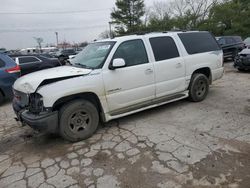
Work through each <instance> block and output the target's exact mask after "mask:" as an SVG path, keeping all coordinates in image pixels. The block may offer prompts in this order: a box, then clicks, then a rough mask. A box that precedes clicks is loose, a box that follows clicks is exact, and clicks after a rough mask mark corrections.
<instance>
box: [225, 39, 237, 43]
mask: <svg viewBox="0 0 250 188" xmlns="http://www.w3.org/2000/svg"><path fill="white" fill-rule="evenodd" d="M226 43H227V44H233V43H235V41H234V39H233V38H226Z"/></svg>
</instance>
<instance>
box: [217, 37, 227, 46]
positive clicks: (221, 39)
mask: <svg viewBox="0 0 250 188" xmlns="http://www.w3.org/2000/svg"><path fill="white" fill-rule="evenodd" d="M218 43H219V45H225V44H226V41H225V39H224V38H220V39H219V40H218Z"/></svg>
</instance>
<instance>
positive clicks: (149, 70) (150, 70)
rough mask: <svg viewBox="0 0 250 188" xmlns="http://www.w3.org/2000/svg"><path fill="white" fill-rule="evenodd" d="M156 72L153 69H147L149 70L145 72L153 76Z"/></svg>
mask: <svg viewBox="0 0 250 188" xmlns="http://www.w3.org/2000/svg"><path fill="white" fill-rule="evenodd" d="M153 72H154V71H153V70H152V69H147V70H145V74H151V73H153Z"/></svg>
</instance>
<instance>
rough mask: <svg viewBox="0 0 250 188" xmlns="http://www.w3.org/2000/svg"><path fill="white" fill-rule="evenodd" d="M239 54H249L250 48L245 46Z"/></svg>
mask: <svg viewBox="0 0 250 188" xmlns="http://www.w3.org/2000/svg"><path fill="white" fill-rule="evenodd" d="M239 54H240V55H241V54H246V55H249V54H250V49H248V48H245V49H243V50H242V51H241V52H240V53H239Z"/></svg>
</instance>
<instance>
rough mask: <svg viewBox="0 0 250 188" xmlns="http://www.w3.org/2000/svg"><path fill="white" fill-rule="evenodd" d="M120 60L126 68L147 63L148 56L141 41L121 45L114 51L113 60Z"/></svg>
mask: <svg viewBox="0 0 250 188" xmlns="http://www.w3.org/2000/svg"><path fill="white" fill-rule="evenodd" d="M117 58H122V59H124V60H125V62H126V66H127V67H128V66H134V65H139V64H144V63H148V56H147V52H146V49H145V46H144V44H143V41H142V40H131V41H126V42H124V43H122V44H121V45H120V46H119V47H118V48H117V50H116V52H115V54H114V56H113V59H117Z"/></svg>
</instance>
